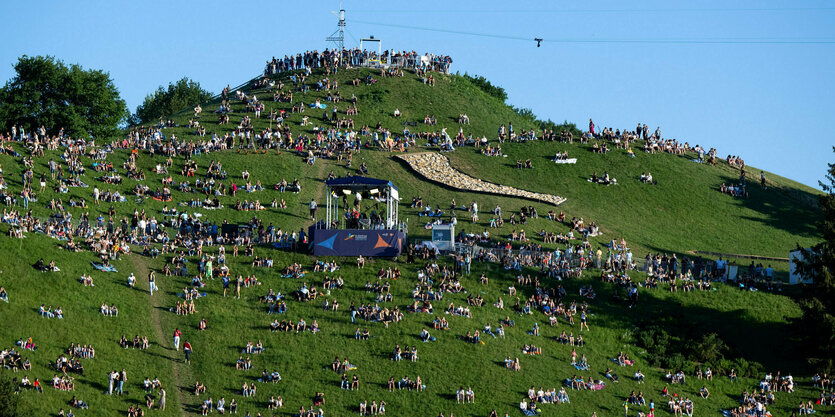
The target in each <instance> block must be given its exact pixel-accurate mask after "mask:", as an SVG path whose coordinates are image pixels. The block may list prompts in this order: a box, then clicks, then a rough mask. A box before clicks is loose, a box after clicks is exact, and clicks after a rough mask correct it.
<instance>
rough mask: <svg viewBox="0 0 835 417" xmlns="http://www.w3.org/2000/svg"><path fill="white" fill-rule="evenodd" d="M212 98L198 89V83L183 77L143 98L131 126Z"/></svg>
mask: <svg viewBox="0 0 835 417" xmlns="http://www.w3.org/2000/svg"><path fill="white" fill-rule="evenodd" d="M211 97H212V93H211V92H209V91H207V90H204V89H203V88H202V87H200V83H198V82H196V81H192V80H190V79H188V77H183V78H182V79H180V80H179V81H177V82H173V83H169V84H168V88H167V89H166V88H163V87H162V86H159V88H157V91H154V93H153V94H149V95H147V96H145V101H143V102H142V104H140V105H139V107H137V108H136V114H135V115H134V117H133V118H132V120H131V123H132V124H142V123H148V122H153V121H156V120H157V119H159V118H160V117H167V116H169V115H171V114H174V113H176V112H178V111H180V110H183V109H185V108H189V107H193V106H196V105H197V104H200V103H203V102H205V101H207V100H209V99H210V98H211Z"/></svg>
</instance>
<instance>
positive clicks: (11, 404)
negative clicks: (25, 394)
mask: <svg viewBox="0 0 835 417" xmlns="http://www.w3.org/2000/svg"><path fill="white" fill-rule="evenodd" d="M16 389H17V388H16V385H15V380H14V377H12V376H11V375H10V374H0V417H17V416H19V415H20V411H19V409H18V400H19V399H20V396H19V395H17V394H16V392H15V391H16Z"/></svg>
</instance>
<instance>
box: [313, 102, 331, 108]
mask: <svg viewBox="0 0 835 417" xmlns="http://www.w3.org/2000/svg"><path fill="white" fill-rule="evenodd" d="M327 107H328V106H327V105H325V104H322V103H319V105H318V106H317V105H316V103H312V104H311V105H310V108H311V109H315V108H320V109H325V108H327Z"/></svg>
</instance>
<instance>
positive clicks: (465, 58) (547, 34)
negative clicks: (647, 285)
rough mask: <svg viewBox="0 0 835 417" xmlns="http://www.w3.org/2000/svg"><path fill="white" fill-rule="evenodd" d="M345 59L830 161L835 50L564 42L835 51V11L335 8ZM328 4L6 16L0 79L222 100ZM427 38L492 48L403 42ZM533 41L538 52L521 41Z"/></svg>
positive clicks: (292, 47)
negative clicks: (370, 52) (65, 73)
mask: <svg viewBox="0 0 835 417" xmlns="http://www.w3.org/2000/svg"><path fill="white" fill-rule="evenodd" d="M344 7H345V9H346V10H347V20H348V26H347V29H348V34H346V38H347V39H346V45H347V46H350V47H353V46H355V45H357V41H356V39H359V38H361V37H366V36H368V35H375V37H377V38H380V39H382V40H383V47H384V48H393V49H398V50H416V51H419V52H434V53H443V54H449V55H451V56H453V58H454V63H453V71H461V72H465V71H467V72H469V73H476V74H479V75H484V76H485V77H487V78H488V79H490V80H491V81H492V82H494V83H495V84H498V85H500V86H502V87H504V88H505V89H506V90H507V91H508V94H509V96H510V99H509V102H510V103H511V104H513V105H515V106H518V107H529V108H531V109H533V110H534V112H535V113H536V114H537V115H538V116H539V117H540V118H543V119H548V118H550V119H553V120H555V121H563V120H568V121H571V122H575V123H577V125H578V126H579V127H581V128H583V129H585V128H586V127H587V124H588V119H589V118H590V117H591V118H594V120H595V123H596V124H597V125H598V126H612V127H617V128H629V129H632V128H634V127H635V125H636V124H637V123H638V122H644V123H646V124H647V125H649V127H650V128H651V129H655V127H656V126H661V130H662V133H663V135H664V136H665V137H674V138H679V139H680V140H682V141H684V140H686V141H689V142H690V143H691V144H701V145H703V146H706V147H709V146H714V147H716V148H718V149H719V153H720V155H722V156H725V155H728V154H733V155H741V156H742V157H743V158H744V159H745V161H746V163H747V164H749V165H753V166H756V167H760V168H764V169H766V170H769V171H772V172H776V173H778V174H780V175H783V176H787V177H789V178H792V179H795V180H798V181H800V182H803V183H805V184H809V185H812V186H816V187H817V181H818V180H820V179H822V178H823V176H824V174H825V172H826V169H827V167H826V164H827V162H833V161H835V154H833V152H832V146H833V145H835V130H833V127H832V126H830V125H829V123H830V122H831V121H832V120H833V115H835V77H833V76H832V74H833V68H835V43H829V44H806V43H782V44H757V43H688V42H685V43H680V42H673V43H629V42H627V43H624V42H579V43H575V42H557V41H556V40H559V39H563V40H565V39H571V40H584V41H590V40H591V41H601V40H616V41H624V40H664V41H671V40H686V41H692V40H698V41H715V40H720V41H722V40H724V41H727V40H730V41H734V42H736V41H747V42H759V41H763V40H769V41H780V42H796V41H801V42H806V41H830V42H835V2H829V1H797V2H773V1H768V2H763V1H757V2H754V1H734V2H727V1H705V2H701V1H699V2H668V1H642V2H634V3H631V2H630V3H626V2H622V1H590V2H580V3H578V2H556V1H539V2H507V1H461V2H449V1H436V0H427V1H422V2H394V1H362V2H360V1H350V0H348V1H345V3H344ZM337 8H338V2H337V1H305V2H284V1H251V2H241V3H235V2H229V1H222V2H221V1H201V2H195V3H192V2H178V1H158V0H150V1H144V2H137V1H132V2H122V1H98V2H92V1H75V2H63V1H60V2H59V1H41V2H31V1H30V2H21V1H3V2H2V3H0V16H3V24H2V25H0V38H2V39H3V47H2V48H0V80H8V79H9V78H11V77H12V76H13V69H12V65H13V64H14V63H15V61H16V60H17V57H18V56H20V55H23V54H28V55H39V54H50V55H55V56H56V57H58V58H60V59H62V60H64V61H66V62H68V63H78V64H81V65H82V66H84V67H86V68H96V69H104V70H106V71H109V72H110V74H111V76H112V77H113V79H114V80H115V83H116V85H117V87H118V88H119V90H120V91H121V94H122V96H123V97H124V98H125V99H126V100H127V102H128V105H129V106H130V108H131V109H132V110H134V109H135V108H136V106H137V105H138V104H139V103H140V102H141V101H142V99H143V98H144V97H145V95H146V94H147V93H149V92H150V91H152V90H154V89H155V88H156V87H157V86H159V85H163V84H167V83H169V82H171V81H174V80H177V79H179V78H181V77H182V76H188V77H190V78H192V79H194V80H196V81H199V82H200V83H201V84H202V85H203V86H204V87H206V88H208V89H209V90H211V91H213V92H218V91H219V90H220V89H221V88H222V87H223V86H225V85H226V84H233V85H235V84H236V83H240V82H243V81H245V80H247V79H249V78H250V77H252V76H254V75H256V74H258V73H259V72H260V71H262V69H263V66H264V63H265V61H266V60H267V59H269V58H270V57H271V56H273V55H277V56H278V55H280V56H283V55H284V54H285V53H291V52H297V51H303V50H306V49H324V48H325V47H327V46H328V45H327V44H326V43H325V42H324V37H326V36H328V35H330V34H331V32H333V30H334V29H335V27H336V20H335V19H336V18H335V17H334V16H333V15H331V14H330V13H329V11H331V10H336V9H337ZM360 22H377V23H381V24H386V25H401V26H403V25H405V26H414V27H423V28H434V29H443V30H452V31H459V32H468V33H482V34H491V35H498V36H502V37H485V36H472V35H465V34H456V33H447V32H438V31H424V30H414V29H407V28H402V27H393V26H381V25H370V24H367V23H360ZM503 37H508V38H516V37H518V38H525V39H532V38H534V37H540V38H543V39H544V42H543V43H542V47H540V48H537V47H536V45H535V43H534V42H533V41H532V40H531V41H522V40H516V39H508V38H503Z"/></svg>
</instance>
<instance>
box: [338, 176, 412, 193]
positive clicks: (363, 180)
mask: <svg viewBox="0 0 835 417" xmlns="http://www.w3.org/2000/svg"><path fill="white" fill-rule="evenodd" d="M325 185H327V186H328V188H337V189H342V190H370V189H372V188H379V187H391V188H393V189H395V190H396V189H397V187H396V186H395V185H394V184H392V183H391V181H386V180H380V179H377V178H368V177H342V178H334V179H332V180H328V181H325Z"/></svg>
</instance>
